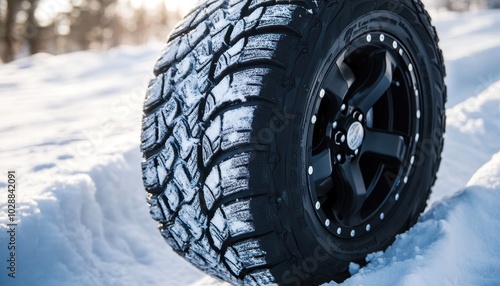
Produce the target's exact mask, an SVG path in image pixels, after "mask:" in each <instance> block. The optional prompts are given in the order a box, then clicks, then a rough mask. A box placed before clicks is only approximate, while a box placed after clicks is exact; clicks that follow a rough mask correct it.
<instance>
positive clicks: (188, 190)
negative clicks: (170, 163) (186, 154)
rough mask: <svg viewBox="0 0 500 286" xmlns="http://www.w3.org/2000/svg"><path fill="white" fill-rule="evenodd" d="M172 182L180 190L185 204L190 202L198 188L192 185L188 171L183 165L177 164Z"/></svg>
mask: <svg viewBox="0 0 500 286" xmlns="http://www.w3.org/2000/svg"><path fill="white" fill-rule="evenodd" d="M174 181H175V182H176V183H177V186H178V187H179V189H180V190H181V193H182V196H183V198H184V200H185V201H186V202H191V201H192V200H193V198H194V196H195V195H196V194H197V193H198V190H197V189H198V188H197V187H196V186H194V185H193V184H192V181H191V178H189V176H188V171H187V170H186V169H185V167H184V165H183V164H178V165H177V166H176V167H175V170H174Z"/></svg>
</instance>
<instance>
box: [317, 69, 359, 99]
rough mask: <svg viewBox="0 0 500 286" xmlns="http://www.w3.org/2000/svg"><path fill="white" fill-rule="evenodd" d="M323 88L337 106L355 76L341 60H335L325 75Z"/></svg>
mask: <svg viewBox="0 0 500 286" xmlns="http://www.w3.org/2000/svg"><path fill="white" fill-rule="evenodd" d="M325 78H326V80H325V86H324V88H325V90H326V91H327V94H328V95H329V96H330V98H331V99H332V101H333V102H334V103H335V105H336V107H337V108H338V107H339V106H340V105H341V103H342V101H343V100H344V98H345V96H346V95H347V92H348V91H349V88H350V87H351V85H352V84H353V82H354V80H355V78H354V73H353V72H352V70H351V68H350V67H349V66H348V65H346V64H345V63H343V62H337V63H336V64H334V65H333V66H332V68H331V69H330V70H329V71H328V73H327V74H326V76H325Z"/></svg>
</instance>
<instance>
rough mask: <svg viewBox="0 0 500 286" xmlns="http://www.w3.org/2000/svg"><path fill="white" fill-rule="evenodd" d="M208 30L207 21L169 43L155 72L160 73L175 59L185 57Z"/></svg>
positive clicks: (178, 59)
mask: <svg viewBox="0 0 500 286" xmlns="http://www.w3.org/2000/svg"><path fill="white" fill-rule="evenodd" d="M208 31H209V30H208V27H207V25H206V23H201V24H200V25H198V26H197V27H196V28H195V29H194V30H191V31H190V32H189V33H188V34H186V35H183V36H181V37H178V38H176V39H175V40H173V41H172V42H170V43H169V44H167V46H166V47H165V49H164V51H163V53H162V55H161V56H160V58H159V59H158V61H157V63H156V65H155V68H154V71H155V73H156V74H159V73H161V72H162V71H163V70H166V69H168V68H169V67H171V65H172V64H173V63H174V62H175V61H180V60H182V59H185V57H186V56H187V55H188V54H189V53H190V52H191V51H192V50H193V49H194V48H195V47H196V46H197V45H198V43H200V42H201V41H202V40H203V39H204V38H205V36H206V35H207V34H208ZM188 58H189V57H188Z"/></svg>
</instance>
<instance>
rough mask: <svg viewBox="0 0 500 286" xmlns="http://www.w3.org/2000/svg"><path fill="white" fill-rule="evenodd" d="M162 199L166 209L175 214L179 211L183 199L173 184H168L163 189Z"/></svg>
mask: <svg viewBox="0 0 500 286" xmlns="http://www.w3.org/2000/svg"><path fill="white" fill-rule="evenodd" d="M162 199H163V201H164V202H166V204H167V205H168V209H170V210H171V211H172V212H176V211H177V210H179V208H180V206H181V201H182V199H183V198H182V195H181V193H180V191H179V189H178V188H177V186H176V185H175V184H174V183H173V182H170V183H168V184H167V187H166V188H165V191H164V193H163V195H162Z"/></svg>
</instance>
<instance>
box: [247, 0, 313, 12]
mask: <svg viewBox="0 0 500 286" xmlns="http://www.w3.org/2000/svg"><path fill="white" fill-rule="evenodd" d="M313 2H314V3H315V2H316V1H307V0H252V2H251V3H250V6H249V7H248V9H249V10H253V9H256V8H258V7H263V6H272V5H275V4H294V5H300V6H303V7H304V8H306V9H308V10H311V9H312V8H315V7H314V6H317V5H318V4H315V5H313ZM311 13H312V11H311Z"/></svg>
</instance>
